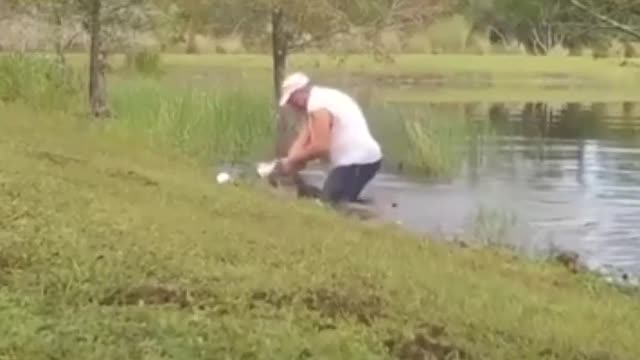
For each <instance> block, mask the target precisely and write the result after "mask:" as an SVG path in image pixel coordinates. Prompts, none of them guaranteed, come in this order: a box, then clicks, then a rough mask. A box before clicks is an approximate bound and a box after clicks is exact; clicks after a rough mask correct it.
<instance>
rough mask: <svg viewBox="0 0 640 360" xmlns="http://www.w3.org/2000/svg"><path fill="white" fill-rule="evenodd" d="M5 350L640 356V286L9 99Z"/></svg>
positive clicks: (248, 355) (1, 216) (135, 354)
mask: <svg viewBox="0 0 640 360" xmlns="http://www.w3.org/2000/svg"><path fill="white" fill-rule="evenodd" d="M0 119H2V131H0V163H2V164H3V166H2V167H1V168H0V187H1V189H2V191H0V284H1V286H0V319H2V324H3V325H4V326H0V358H3V359H26V358H28V359H52V358H54V359H55V358H64V359H83V360H88V359H116V358H117V359H140V358H147V359H151V358H153V359H169V358H180V359H205V358H217V359H225V358H226V359H240V358H242V359H289V358H325V359H326V358H330V359H386V358H403V359H414V358H425V357H424V354H425V353H432V354H435V355H437V356H436V358H437V359H444V358H445V356H444V354H448V353H452V352H453V350H455V349H457V350H460V351H462V352H464V353H465V354H467V357H465V358H467V359H541V358H547V359H552V358H555V359H576V360H578V359H603V358H608V359H636V358H637V357H638V356H639V355H640V344H639V343H638V342H637V335H636V334H637V333H638V331H640V325H639V324H640V321H638V320H639V319H638V316H637V315H636V314H637V312H636V311H635V309H636V308H637V299H636V298H633V297H631V296H630V295H624V294H622V293H620V292H618V291H616V290H613V289H612V288H610V287H609V286H607V285H605V284H603V283H602V282H600V281H598V280H596V279H594V278H593V277H592V276H590V275H585V274H583V275H571V274H570V273H569V272H568V271H566V270H565V269H564V268H562V267H560V266H554V265H549V264H543V263H538V262H532V261H527V260H523V259H518V258H516V257H514V256H512V255H510V254H509V253H504V252H500V251H498V250H491V249H459V248H455V247H451V246H447V245H444V244H439V243H437V242H429V241H420V239H418V238H417V237H415V236H413V235H410V234H407V233H405V232H403V231H401V230H399V229H396V228H394V227H390V226H384V225H381V224H360V223H358V222H356V221H355V220H350V219H345V218H341V217H338V216H337V215H335V214H333V213H331V212H328V210H324V209H322V208H320V207H317V206H316V205H314V204H312V203H308V202H303V201H283V200H281V199H280V198H277V197H275V195H272V194H269V193H266V192H264V191H262V190H260V189H261V188H260V187H256V186H252V185H250V184H240V185H239V186H237V187H234V186H217V185H215V184H214V183H213V181H212V178H211V174H209V173H208V171H207V170H204V169H202V168H200V167H197V166H195V165H192V164H191V163H190V162H188V161H183V160H180V159H181V156H182V155H180V154H173V153H165V152H160V151H159V150H157V149H152V148H148V147H147V146H146V145H144V142H142V141H134V140H135V139H134V138H132V137H120V136H116V133H113V132H111V131H106V132H105V131H104V130H101V129H100V127H98V126H93V125H92V126H88V125H87V124H86V123H83V122H77V121H76V120H72V119H69V118H67V117H65V116H58V115H53V114H45V113H41V112H35V111H32V110H27V109H26V108H24V107H22V106H19V105H7V104H5V105H3V106H2V108H0Z"/></svg>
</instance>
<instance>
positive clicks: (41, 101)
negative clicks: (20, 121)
mask: <svg viewBox="0 0 640 360" xmlns="http://www.w3.org/2000/svg"><path fill="white" fill-rule="evenodd" d="M84 84H85V82H84V77H83V76H81V75H80V74H78V73H76V72H74V71H72V69H70V68H69V67H67V66H65V65H64V64H62V63H61V62H60V61H58V60H57V58H55V57H54V56H37V55H24V54H7V55H0V101H2V102H7V103H10V102H21V103H24V104H27V105H28V106H30V107H34V108H38V109H41V110H65V109H69V108H70V107H71V106H72V104H77V103H79V101H81V99H82V96H81V95H82V91H83V86H84Z"/></svg>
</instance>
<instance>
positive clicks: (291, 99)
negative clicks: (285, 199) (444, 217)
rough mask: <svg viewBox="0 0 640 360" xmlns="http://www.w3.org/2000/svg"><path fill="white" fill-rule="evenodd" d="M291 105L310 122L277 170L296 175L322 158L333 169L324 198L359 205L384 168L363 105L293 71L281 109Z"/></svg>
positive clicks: (285, 82)
mask: <svg viewBox="0 0 640 360" xmlns="http://www.w3.org/2000/svg"><path fill="white" fill-rule="evenodd" d="M285 105H288V106H290V107H291V108H292V109H294V110H295V111H296V112H299V113H302V114H303V115H304V117H305V124H304V126H302V127H301V130H300V133H299V134H298V136H297V138H296V139H295V140H294V142H293V143H292V145H291V147H290V149H289V151H288V154H287V156H286V157H285V158H283V159H280V160H279V161H278V169H279V171H281V172H284V173H285V174H289V175H295V174H297V172H298V171H300V170H302V169H304V168H305V166H306V164H307V163H308V162H309V161H312V160H316V159H323V160H326V161H328V162H329V165H330V171H329V175H328V177H327V179H326V181H325V183H324V186H323V189H322V197H323V199H324V200H326V201H329V202H331V203H340V202H355V201H357V200H358V199H359V195H360V193H361V192H362V190H363V188H364V187H365V186H366V185H367V184H368V183H369V181H371V179H372V178H373V177H374V176H375V175H376V173H377V172H378V170H379V169H380V166H381V163H382V151H381V148H380V145H379V144H378V142H377V141H376V140H375V139H374V138H373V136H372V135H371V133H370V131H369V126H368V124H367V120H366V119H365V117H364V115H363V113H362V110H361V109H360V107H359V106H358V104H357V103H356V102H355V101H354V100H353V99H352V98H351V97H350V96H349V95H347V94H345V93H343V92H341V91H339V90H337V89H332V88H329V87H323V86H317V85H313V84H312V83H311V81H310V79H309V77H307V76H306V75H305V74H303V73H299V72H298V73H294V74H291V75H290V76H288V77H287V78H286V79H285V80H284V81H283V83H282V96H281V98H280V106H281V107H283V106H285Z"/></svg>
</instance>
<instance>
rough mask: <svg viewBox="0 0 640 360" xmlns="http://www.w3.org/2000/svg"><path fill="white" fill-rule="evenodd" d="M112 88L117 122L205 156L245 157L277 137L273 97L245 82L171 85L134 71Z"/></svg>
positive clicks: (139, 133)
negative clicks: (219, 85) (200, 86)
mask: <svg viewBox="0 0 640 360" xmlns="http://www.w3.org/2000/svg"><path fill="white" fill-rule="evenodd" d="M111 93H112V94H111V97H112V104H113V109H114V111H115V113H116V115H117V119H116V121H114V123H113V126H112V127H113V128H115V129H117V130H119V131H121V132H122V133H123V134H133V136H137V137H142V138H146V139H149V140H150V141H152V142H153V143H156V144H160V145H163V146H169V147H172V148H177V149H180V150H181V151H183V152H184V153H186V154H188V155H190V156H191V157H193V158H198V159H200V160H204V161H225V160H242V159H246V158H247V157H248V156H253V155H256V154H257V152H259V151H261V150H264V149H266V147H267V146H268V145H270V140H271V139H272V137H273V136H272V134H273V132H272V131H273V125H274V124H275V121H274V116H273V115H272V101H271V98H270V97H269V96H264V94H261V93H258V92H252V91H250V90H248V89H246V88H241V87H235V88H234V87H233V86H230V85H228V86H227V88H226V89H219V88H218V89H197V88H193V87H191V86H177V85H175V86H173V87H170V86H168V85H167V84H163V83H161V82H159V81H158V80H154V79H144V78H136V77H133V78H131V77H130V78H128V79H119V80H118V81H117V82H115V83H114V85H113V86H112V90H111Z"/></svg>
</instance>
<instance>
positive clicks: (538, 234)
mask: <svg viewBox="0 0 640 360" xmlns="http://www.w3.org/2000/svg"><path fill="white" fill-rule="evenodd" d="M423 106H431V107H432V108H440V110H441V111H443V110H442V109H443V108H447V109H449V110H451V109H456V111H462V112H464V114H465V116H466V117H467V118H468V119H474V120H484V121H490V122H491V123H492V124H493V125H494V126H495V129H496V130H497V133H498V136H495V137H494V138H493V140H492V141H490V142H470V143H469V144H468V145H467V146H473V147H476V148H474V149H472V151H470V154H471V156H470V158H469V160H468V161H467V166H466V167H465V169H464V171H463V172H462V174H461V175H460V176H459V177H457V178H456V179H455V180H453V181H449V182H442V183H439V184H424V183H417V182H411V181H408V180H406V178H405V177H403V176H402V174H392V173H386V174H383V175H380V176H379V177H378V178H377V179H376V181H375V184H373V185H372V186H371V187H369V188H368V190H367V192H368V193H370V194H371V193H375V194H374V197H375V198H376V202H377V203H378V204H388V203H391V202H397V203H398V204H399V206H398V208H391V207H387V206H381V209H382V210H383V211H384V212H385V214H386V216H388V217H390V218H392V219H394V220H399V221H401V222H402V223H404V224H405V225H406V226H408V227H410V228H413V229H416V230H419V231H428V232H434V231H444V232H446V233H451V232H460V231H464V230H465V229H468V227H469V225H470V219H473V216H474V213H475V212H476V211H477V210H478V208H480V207H490V208H495V209H501V210H502V211H505V212H506V213H511V214H514V215H515V216H516V218H517V219H518V222H519V226H518V229H517V232H516V234H517V241H518V242H519V243H520V245H522V246H525V247H527V248H532V249H546V248H549V247H550V246H553V247H555V248H560V249H565V250H572V251H576V252H577V253H579V254H580V255H581V256H582V257H583V259H584V260H585V261H587V263H588V265H590V266H592V267H594V268H603V267H609V266H614V267H616V268H620V269H622V270H623V271H626V272H632V273H638V274H640V148H638V147H637V144H638V142H639V139H640V137H638V136H637V134H638V130H640V104H633V103H622V104H601V103H595V104H560V105H558V106H554V105H551V104H524V105H523V104H488V105H486V104H471V105H470V104H431V105H423ZM432 110H433V109H432ZM374 128H375V125H374ZM382 138H383V142H384V143H386V142H391V141H392V140H393V139H388V138H385V137H384V136H382Z"/></svg>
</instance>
